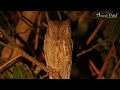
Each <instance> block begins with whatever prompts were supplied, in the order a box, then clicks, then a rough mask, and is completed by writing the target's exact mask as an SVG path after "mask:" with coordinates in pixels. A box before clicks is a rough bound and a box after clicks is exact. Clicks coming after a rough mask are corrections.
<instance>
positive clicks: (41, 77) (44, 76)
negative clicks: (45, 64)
mask: <svg viewBox="0 0 120 90" xmlns="http://www.w3.org/2000/svg"><path fill="white" fill-rule="evenodd" d="M46 77H48V74H45V75H43V76H40V78H39V79H44V78H46Z"/></svg>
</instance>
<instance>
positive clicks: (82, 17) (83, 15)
mask: <svg viewBox="0 0 120 90" xmlns="http://www.w3.org/2000/svg"><path fill="white" fill-rule="evenodd" d="M89 13H90V11H84V12H83V14H82V15H81V16H80V17H79V23H81V22H82V21H83V20H84V18H85V17H87V16H88V14H89Z"/></svg>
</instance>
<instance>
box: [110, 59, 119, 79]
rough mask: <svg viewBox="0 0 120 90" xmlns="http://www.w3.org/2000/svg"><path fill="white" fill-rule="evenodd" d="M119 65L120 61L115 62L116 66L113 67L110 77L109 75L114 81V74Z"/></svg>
mask: <svg viewBox="0 0 120 90" xmlns="http://www.w3.org/2000/svg"><path fill="white" fill-rule="evenodd" d="M119 65H120V59H119V61H118V62H117V64H116V65H115V68H114V69H113V72H112V75H111V79H114V75H115V72H116V70H117V69H118V66H119Z"/></svg>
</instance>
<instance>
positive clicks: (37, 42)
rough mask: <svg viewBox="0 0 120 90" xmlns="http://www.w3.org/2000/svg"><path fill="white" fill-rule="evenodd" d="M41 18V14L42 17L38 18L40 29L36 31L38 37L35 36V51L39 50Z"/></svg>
mask: <svg viewBox="0 0 120 90" xmlns="http://www.w3.org/2000/svg"><path fill="white" fill-rule="evenodd" d="M41 17H42V13H40V15H39V16H38V23H37V24H38V27H37V31H36V36H35V44H34V49H35V50H37V49H38V44H39V33H40V28H39V27H40V24H41Z"/></svg>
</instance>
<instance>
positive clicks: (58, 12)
mask: <svg viewBox="0 0 120 90" xmlns="http://www.w3.org/2000/svg"><path fill="white" fill-rule="evenodd" d="M57 14H58V16H59V19H60V20H62V17H61V15H60V11H57Z"/></svg>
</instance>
